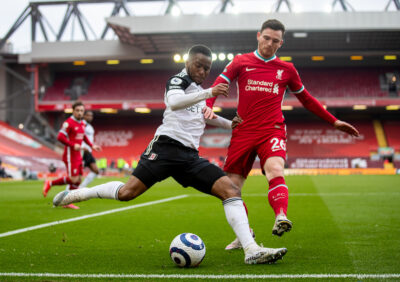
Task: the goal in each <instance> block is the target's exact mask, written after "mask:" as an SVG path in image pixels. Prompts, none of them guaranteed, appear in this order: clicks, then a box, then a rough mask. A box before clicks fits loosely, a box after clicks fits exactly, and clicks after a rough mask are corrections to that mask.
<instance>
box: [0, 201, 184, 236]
mask: <svg viewBox="0 0 400 282" xmlns="http://www.w3.org/2000/svg"><path fill="white" fill-rule="evenodd" d="M186 197H188V195H180V196H176V197H170V198H165V199H161V200H157V201H151V202H147V203H142V204H137V205H132V206H128V207H123V208H118V209H113V210H108V211H103V212H98V213H93V214H88V215H83V216H78V217H73V218H69V219H63V220H57V221H53V222H49V223H43V224H39V225H35V226H31V227H26V228H22V229H17V230H13V231H8V232H5V233H0V238H2V237H7V236H11V235H15V234H19V233H23V232H28V231H32V230H36V229H41V228H45V227H49V226H53V225H58V224H63V223H68V222H73V221H78V220H82V219H86V218H91V217H96V216H102V215H106V214H111V213H115V212H121V211H126V210H130V209H136V208H140V207H145V206H151V205H156V204H160V203H165V202H169V201H173V200H178V199H182V198H186Z"/></svg>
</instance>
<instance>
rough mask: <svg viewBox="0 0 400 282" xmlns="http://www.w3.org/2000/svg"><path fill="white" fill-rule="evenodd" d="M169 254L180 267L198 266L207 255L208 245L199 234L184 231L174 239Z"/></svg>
mask: <svg viewBox="0 0 400 282" xmlns="http://www.w3.org/2000/svg"><path fill="white" fill-rule="evenodd" d="M169 254H170V256H171V259H172V261H173V262H175V263H176V264H177V265H178V266H179V267H196V266H198V265H199V264H200V263H201V262H202V260H203V259H204V256H205V255H206V246H205V245H204V243H203V240H201V238H200V237H199V236H197V235H195V234H193V233H182V234H179V235H178V236H176V237H175V238H174V240H172V242H171V245H170V246H169Z"/></svg>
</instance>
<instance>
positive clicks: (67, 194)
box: [53, 181, 124, 207]
mask: <svg viewBox="0 0 400 282" xmlns="http://www.w3.org/2000/svg"><path fill="white" fill-rule="evenodd" d="M122 186H124V183H123V182H120V181H112V182H108V183H105V184H101V185H97V186H94V187H93V188H81V189H76V190H71V191H62V192H60V193H58V194H57V195H56V196H55V197H54V198H53V205H54V206H56V207H58V206H66V205H69V204H72V203H77V202H82V201H87V200H89V199H93V198H100V199H114V200H118V191H119V189H120V188H121V187H122Z"/></svg>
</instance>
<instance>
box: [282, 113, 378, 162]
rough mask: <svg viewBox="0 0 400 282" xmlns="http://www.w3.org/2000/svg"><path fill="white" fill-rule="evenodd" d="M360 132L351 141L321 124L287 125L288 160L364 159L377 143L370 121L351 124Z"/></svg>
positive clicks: (375, 147) (298, 123) (300, 123)
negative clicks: (311, 158)
mask: <svg viewBox="0 0 400 282" xmlns="http://www.w3.org/2000/svg"><path fill="white" fill-rule="evenodd" d="M351 123H352V124H354V125H355V126H356V127H357V128H358V129H359V131H360V137H358V138H353V137H351V136H349V135H347V134H345V133H343V132H341V131H338V130H336V129H334V128H333V127H332V126H330V125H329V124H327V123H325V122H323V121H313V122H296V121H290V122H288V125H287V132H288V133H287V138H288V142H287V148H288V155H289V157H292V158H293V157H296V158H297V157H301V158H307V157H316V156H319V157H322V158H332V157H368V158H369V156H370V153H371V152H376V150H377V148H378V143H377V140H376V137H375V132H374V128H373V125H372V122H370V121H351Z"/></svg>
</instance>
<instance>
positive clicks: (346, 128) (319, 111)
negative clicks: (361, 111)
mask: <svg viewBox="0 0 400 282" xmlns="http://www.w3.org/2000/svg"><path fill="white" fill-rule="evenodd" d="M296 98H297V99H298V100H299V101H300V103H302V104H303V106H304V107H305V108H306V109H307V110H309V111H310V112H312V113H313V114H315V115H316V116H318V117H320V118H321V119H323V120H325V121H327V122H329V123H330V124H332V125H333V126H334V127H335V128H336V129H338V130H340V131H343V132H346V133H348V134H350V135H352V136H355V137H357V136H359V132H358V130H357V129H356V128H355V127H354V126H352V125H351V124H349V123H347V122H345V121H342V120H338V119H337V118H336V117H335V116H333V115H332V114H331V113H329V112H328V111H327V110H326V109H325V108H324V107H323V106H322V105H321V103H320V102H319V101H318V100H317V99H315V98H314V97H313V96H311V94H310V93H308V91H307V90H306V89H304V90H303V91H302V92H300V93H298V94H296Z"/></svg>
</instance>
